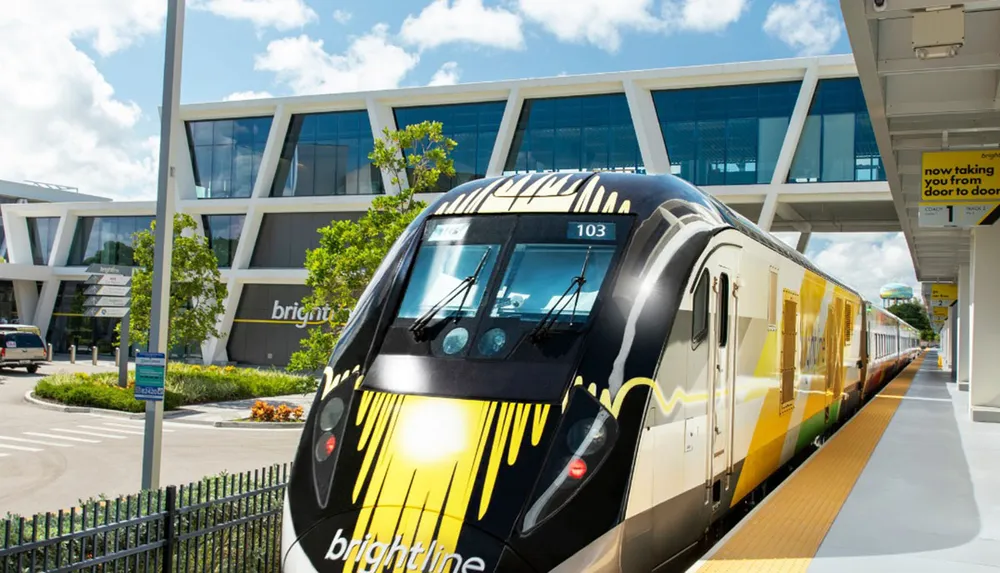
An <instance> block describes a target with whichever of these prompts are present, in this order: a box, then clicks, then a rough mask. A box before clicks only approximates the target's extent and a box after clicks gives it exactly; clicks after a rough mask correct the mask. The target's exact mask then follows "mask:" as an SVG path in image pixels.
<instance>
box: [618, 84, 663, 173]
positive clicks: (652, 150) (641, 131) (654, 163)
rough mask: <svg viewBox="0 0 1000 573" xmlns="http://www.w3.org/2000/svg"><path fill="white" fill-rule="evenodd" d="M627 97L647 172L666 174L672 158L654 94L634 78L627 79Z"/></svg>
mask: <svg viewBox="0 0 1000 573" xmlns="http://www.w3.org/2000/svg"><path fill="white" fill-rule="evenodd" d="M624 88H625V97H626V99H627V100H628V109H629V113H630V114H631V116H632V125H633V126H634V127H635V135H636V138H637V140H638V142H639V153H641V154H642V163H643V166H644V167H645V168H646V173H648V174H650V175H666V174H669V173H670V158H669V156H668V154H667V145H666V142H665V141H664V139H663V133H662V132H661V131H660V122H659V121H658V120H657V116H656V106H655V105H653V94H652V92H650V90H648V89H644V88H641V87H639V86H637V85H636V83H635V81H633V80H625V82H624Z"/></svg>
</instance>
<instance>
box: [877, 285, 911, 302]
mask: <svg viewBox="0 0 1000 573" xmlns="http://www.w3.org/2000/svg"><path fill="white" fill-rule="evenodd" d="M878 295H879V297H880V298H881V299H882V306H883V307H889V306H892V305H894V304H897V303H900V302H909V301H910V300H911V299H912V298H913V288H912V287H909V286H907V285H904V284H900V283H890V284H887V285H885V286H884V287H882V288H881V289H879V291H878Z"/></svg>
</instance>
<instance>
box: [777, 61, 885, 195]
mask: <svg viewBox="0 0 1000 573" xmlns="http://www.w3.org/2000/svg"><path fill="white" fill-rule="evenodd" d="M788 181H789V182H790V183H812V182H826V183H837V182H845V181H885V167H884V166H883V165H882V158H881V156H880V155H879V152H878V145H877V144H876V142H875V133H874V131H873V130H872V125H871V118H870V117H869V115H868V107H867V104H866V103H865V97H864V93H863V92H862V91H861V82H860V81H859V80H858V78H837V79H827V80H820V82H819V83H818V84H817V86H816V93H815V95H814V96H813V101H812V104H811V106H810V108H809V115H808V117H807V119H806V123H805V127H804V129H803V131H802V136H801V138H800V139H799V143H798V147H796V150H795V157H794V159H793V161H792V168H791V171H790V172H789V175H788Z"/></svg>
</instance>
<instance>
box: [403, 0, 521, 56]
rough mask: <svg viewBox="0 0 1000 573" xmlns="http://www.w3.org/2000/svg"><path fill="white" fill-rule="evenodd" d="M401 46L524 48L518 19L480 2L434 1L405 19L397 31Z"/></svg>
mask: <svg viewBox="0 0 1000 573" xmlns="http://www.w3.org/2000/svg"><path fill="white" fill-rule="evenodd" d="M400 37H401V38H402V39H403V41H404V42H406V43H408V44H413V45H416V46H419V47H420V48H421V49H425V50H426V49H430V48H436V47H438V46H442V45H445V44H451V43H458V42H465V43H470V44H479V45H482V46H490V47H493V48H503V49H507V50H519V49H522V48H523V47H524V35H523V34H522V33H521V17H520V16H518V15H517V14H515V13H513V12H509V11H507V10H504V9H502V8H487V7H485V6H483V0H434V1H433V2H431V3H430V5H428V6H427V7H426V8H424V9H423V10H422V11H421V12H420V14H419V15H418V16H407V17H406V20H404V21H403V26H402V28H401V29H400Z"/></svg>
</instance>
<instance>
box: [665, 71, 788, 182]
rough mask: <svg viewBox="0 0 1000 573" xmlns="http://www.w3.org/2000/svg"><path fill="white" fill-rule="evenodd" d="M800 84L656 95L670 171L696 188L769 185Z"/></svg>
mask: <svg viewBox="0 0 1000 573" xmlns="http://www.w3.org/2000/svg"><path fill="white" fill-rule="evenodd" d="M800 86H801V82H782V83H773V84H760V85H742V86H722V87H709V88H692V89H681V90H666V91H657V92H653V106H654V108H655V109H656V115H657V121H658V122H659V124H660V132H661V133H662V134H663V139H664V143H665V144H666V147H667V155H669V157H670V167H671V173H673V174H674V175H677V176H679V177H682V178H684V179H687V180H688V181H690V182H691V183H694V184H695V185H748V184H755V183H770V182H771V178H772V177H773V175H774V169H775V166H776V165H777V163H778V155H779V154H780V152H781V145H782V142H783V141H784V139H785V131H786V130H787V127H788V122H789V119H790V118H791V116H792V110H793V109H794V108H795V100H796V99H797V97H798V93H799V88H800Z"/></svg>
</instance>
